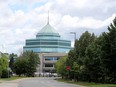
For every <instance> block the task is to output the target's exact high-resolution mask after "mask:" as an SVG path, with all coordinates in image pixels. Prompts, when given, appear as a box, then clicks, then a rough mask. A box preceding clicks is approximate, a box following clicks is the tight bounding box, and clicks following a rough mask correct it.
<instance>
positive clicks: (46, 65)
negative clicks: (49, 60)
mask: <svg viewBox="0 0 116 87" xmlns="http://www.w3.org/2000/svg"><path fill="white" fill-rule="evenodd" d="M45 67H53V64H45Z"/></svg>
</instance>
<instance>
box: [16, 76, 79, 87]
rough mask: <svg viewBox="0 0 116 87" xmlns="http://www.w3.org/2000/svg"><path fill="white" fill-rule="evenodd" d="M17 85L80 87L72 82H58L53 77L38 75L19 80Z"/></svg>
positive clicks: (28, 86)
mask: <svg viewBox="0 0 116 87" xmlns="http://www.w3.org/2000/svg"><path fill="white" fill-rule="evenodd" d="M18 87H81V86H78V85H74V84H68V83H64V82H58V81H56V80H54V78H47V77H38V78H33V79H28V80H24V81H21V82H20V83H19V86H18Z"/></svg>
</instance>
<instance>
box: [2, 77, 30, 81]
mask: <svg viewBox="0 0 116 87" xmlns="http://www.w3.org/2000/svg"><path fill="white" fill-rule="evenodd" d="M21 78H29V77H25V76H21V77H19V76H12V77H10V78H0V81H11V80H16V79H21Z"/></svg>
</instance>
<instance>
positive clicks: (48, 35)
mask: <svg viewBox="0 0 116 87" xmlns="http://www.w3.org/2000/svg"><path fill="white" fill-rule="evenodd" d="M23 49H24V51H33V52H36V53H57V52H64V53H66V52H68V51H69V50H70V49H71V41H68V40H63V39H61V38H60V35H59V33H58V32H57V31H56V30H55V29H54V28H53V27H52V26H51V25H50V24H49V22H48V23H47V25H45V26H44V27H43V28H42V29H41V30H40V31H39V32H38V33H37V35H36V39H28V40H26V45H25V46H24V47H23Z"/></svg>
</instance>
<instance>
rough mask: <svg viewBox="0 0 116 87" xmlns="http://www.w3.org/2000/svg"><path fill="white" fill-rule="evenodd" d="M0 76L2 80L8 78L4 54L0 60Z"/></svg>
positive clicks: (6, 61) (6, 60)
mask: <svg viewBox="0 0 116 87" xmlns="http://www.w3.org/2000/svg"><path fill="white" fill-rule="evenodd" d="M0 76H1V77H2V78H7V77H8V59H7V56H6V55H5V54H2V57H1V58H0Z"/></svg>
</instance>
